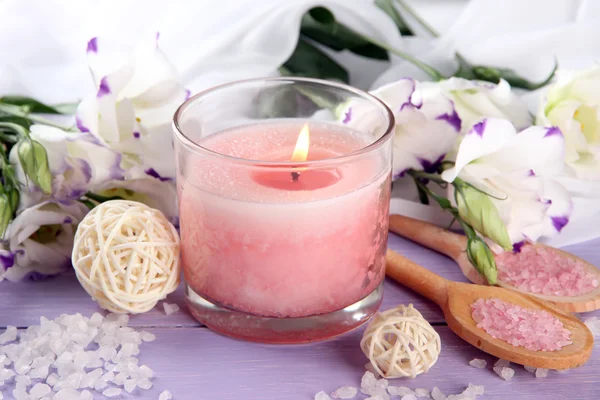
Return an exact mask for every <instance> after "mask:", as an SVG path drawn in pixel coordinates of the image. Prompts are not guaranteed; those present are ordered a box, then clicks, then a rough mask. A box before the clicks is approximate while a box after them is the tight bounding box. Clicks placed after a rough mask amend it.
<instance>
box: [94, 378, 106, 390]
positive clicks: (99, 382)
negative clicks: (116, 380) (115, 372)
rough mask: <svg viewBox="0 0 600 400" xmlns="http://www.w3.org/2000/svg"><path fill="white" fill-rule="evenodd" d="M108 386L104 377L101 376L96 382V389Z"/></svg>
mask: <svg viewBox="0 0 600 400" xmlns="http://www.w3.org/2000/svg"><path fill="white" fill-rule="evenodd" d="M107 386H108V383H107V382H106V381H105V380H104V379H102V378H100V379H98V380H97V381H96V383H95V384H94V389H95V390H98V391H100V390H102V389H104V388H105V387H107Z"/></svg>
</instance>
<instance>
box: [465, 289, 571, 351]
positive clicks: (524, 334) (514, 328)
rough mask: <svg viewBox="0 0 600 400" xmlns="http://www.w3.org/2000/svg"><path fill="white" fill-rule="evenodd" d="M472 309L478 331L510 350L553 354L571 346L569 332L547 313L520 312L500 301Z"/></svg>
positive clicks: (481, 302)
mask: <svg viewBox="0 0 600 400" xmlns="http://www.w3.org/2000/svg"><path fill="white" fill-rule="evenodd" d="M471 308H472V309H473V319H474V320H475V322H477V327H479V328H482V329H483V330H485V331H486V332H487V333H488V334H489V335H491V336H492V337H494V338H497V339H501V340H503V341H505V342H507V343H509V344H512V345H513V346H521V347H524V348H526V349H528V350H533V351H555V350H560V349H561V348H563V347H564V346H566V345H569V344H571V343H573V342H572V341H571V340H570V338H571V332H570V331H569V330H568V329H566V328H565V327H564V326H563V324H562V322H560V320H559V319H558V318H556V317H554V316H553V315H552V314H550V313H549V312H547V311H544V310H537V309H529V308H523V307H520V306H518V305H516V304H512V303H507V302H505V301H502V300H500V299H488V300H484V299H478V300H477V301H475V302H474V303H473V304H471Z"/></svg>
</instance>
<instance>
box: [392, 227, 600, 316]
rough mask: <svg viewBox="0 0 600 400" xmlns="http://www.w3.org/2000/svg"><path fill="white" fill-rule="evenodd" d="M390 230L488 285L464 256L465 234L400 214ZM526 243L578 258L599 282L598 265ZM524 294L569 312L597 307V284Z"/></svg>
mask: <svg viewBox="0 0 600 400" xmlns="http://www.w3.org/2000/svg"><path fill="white" fill-rule="evenodd" d="M390 230H391V231H392V232H394V233H397V234H398V235H400V236H403V237H405V238H407V239H410V240H412V241H414V242H416V243H419V244H420V245H423V246H425V247H429V248H430V249H432V250H435V251H437V252H440V253H442V254H445V255H446V256H448V257H450V258H452V259H453V260H454V261H455V262H456V263H457V264H458V266H459V267H460V269H461V271H462V273H463V274H464V275H465V277H466V278H467V279H468V280H470V281H471V282H473V283H477V284H480V285H485V284H487V281H486V280H485V278H484V277H483V276H481V274H480V273H479V272H477V270H476V269H475V267H473V265H472V264H471V263H470V262H469V259H468V258H467V253H466V252H465V249H466V248H467V238H466V237H465V236H464V235H460V234H458V233H454V232H450V231H448V230H446V229H442V228H440V227H438V226H435V225H433V224H430V223H427V222H423V221H420V220H416V219H413V218H409V217H405V216H403V215H391V216H390ZM528 246H536V247H546V248H549V249H552V251H554V252H556V253H558V254H560V255H562V256H564V257H568V258H572V259H574V260H579V261H580V262H582V263H583V265H585V266H586V267H587V268H589V269H590V271H592V272H593V273H594V274H595V275H596V276H597V278H596V279H598V281H600V270H598V268H596V267H595V266H593V265H592V264H590V263H588V262H587V261H585V260H582V259H581V258H579V257H576V256H574V255H573V254H571V253H567V252H566V251H562V250H559V249H556V248H554V247H550V246H544V245H543V244H535V245H528ZM497 285H498V286H501V287H504V288H507V289H513V290H517V291H521V290H519V289H517V288H516V287H514V286H513V285H511V284H509V283H507V282H503V281H501V280H500V279H498V280H497ZM524 293H527V294H529V295H531V296H535V297H537V298H540V299H543V300H547V301H549V302H551V303H553V304H554V305H555V306H556V307H558V308H560V309H561V310H565V311H569V312H588V311H594V310H598V309H600V287H598V288H596V289H594V290H592V291H591V292H587V293H585V294H583V295H580V296H547V295H544V294H540V293H530V292H524Z"/></svg>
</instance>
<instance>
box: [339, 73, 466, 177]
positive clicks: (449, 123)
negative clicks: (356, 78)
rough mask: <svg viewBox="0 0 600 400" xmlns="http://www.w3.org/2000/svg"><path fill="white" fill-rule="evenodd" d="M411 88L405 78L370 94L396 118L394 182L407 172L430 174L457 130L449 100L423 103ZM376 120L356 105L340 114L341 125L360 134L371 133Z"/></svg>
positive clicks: (412, 84) (433, 98)
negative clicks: (361, 132) (368, 131)
mask: <svg viewBox="0 0 600 400" xmlns="http://www.w3.org/2000/svg"><path fill="white" fill-rule="evenodd" d="M415 86H416V82H415V81H414V80H412V79H408V78H407V79H401V80H399V81H397V82H394V83H390V84H388V85H385V86H383V87H381V88H379V89H377V90H374V91H372V92H371V94H373V95H374V96H376V97H378V98H379V99H380V100H382V101H383V102H384V103H386V104H387V105H388V107H389V108H390V109H391V110H392V112H393V113H394V116H395V118H396V130H395V134H394V139H393V140H394V156H393V172H392V174H393V179H394V180H395V179H398V178H399V177H401V176H403V175H404V173H405V172H406V171H407V170H409V169H413V170H419V171H422V170H425V171H427V172H433V170H434V169H435V168H437V166H438V165H439V162H441V161H442V159H443V158H444V156H445V155H446V153H447V152H448V151H449V150H450V149H451V148H452V146H453V145H454V142H455V141H456V137H457V134H458V132H459V130H460V119H458V115H457V114H456V111H455V110H454V107H453V105H452V102H451V101H450V100H448V99H447V98H446V97H444V96H443V95H438V96H430V97H429V98H427V99H426V100H423V99H422V97H421V93H420V91H419V90H415ZM378 117H380V116H379V115H374V114H372V113H371V114H369V113H364V108H363V107H361V106H360V104H357V103H356V102H354V104H352V103H351V104H350V105H348V106H347V107H345V108H343V109H342V110H340V119H341V120H342V122H343V123H344V124H346V125H348V126H352V127H354V128H357V129H361V130H362V129H365V128H367V127H369V128H371V129H373V126H374V124H375V121H376V120H378V119H379V118H378ZM379 128H381V127H379ZM383 128H384V127H383Z"/></svg>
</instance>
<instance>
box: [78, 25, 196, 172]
mask: <svg viewBox="0 0 600 400" xmlns="http://www.w3.org/2000/svg"><path fill="white" fill-rule="evenodd" d="M157 39H158V35H157V38H156V40H152V41H151V42H149V43H144V44H143V45H141V46H139V47H138V48H137V49H136V50H135V51H134V53H133V55H131V56H130V57H128V61H127V62H126V63H125V64H124V65H120V66H119V67H118V68H116V69H115V68H112V66H111V67H107V66H106V65H107V64H111V59H112V57H116V56H114V55H113V52H111V51H109V49H104V48H103V42H102V41H101V40H100V39H97V38H94V39H92V40H90V42H89V43H88V50H87V53H88V59H89V63H90V69H91V71H92V76H93V78H94V80H95V83H96V86H97V88H98V89H97V93H96V94H94V95H93V96H91V97H88V98H86V99H84V100H83V101H82V102H81V104H80V106H79V108H78V110H77V126H78V128H79V129H80V130H81V131H82V132H90V133H91V134H92V135H94V136H95V137H97V138H98V139H99V140H100V141H101V142H102V143H103V144H105V145H107V146H108V147H110V148H111V149H114V150H116V151H118V152H120V153H122V154H123V159H122V162H121V167H123V169H125V170H127V178H128V179H131V178H140V177H143V176H146V175H148V176H152V177H154V178H157V179H161V180H166V179H172V178H174V177H175V158H174V150H173V143H172V135H171V123H172V118H173V113H174V112H175V110H176V109H177V107H178V106H179V105H180V104H181V103H183V101H184V100H185V99H186V98H187V97H188V96H189V92H188V91H186V90H185V89H184V88H183V87H182V86H181V84H180V83H179V77H178V75H177V72H176V71H175V69H174V67H173V66H172V65H171V64H170V63H169V62H168V61H167V59H166V58H165V56H164V55H163V53H162V52H161V51H160V50H159V48H158V46H157ZM109 45H110V43H107V44H106V47H108V46H109ZM103 51H104V54H103ZM107 58H108V60H107Z"/></svg>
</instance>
